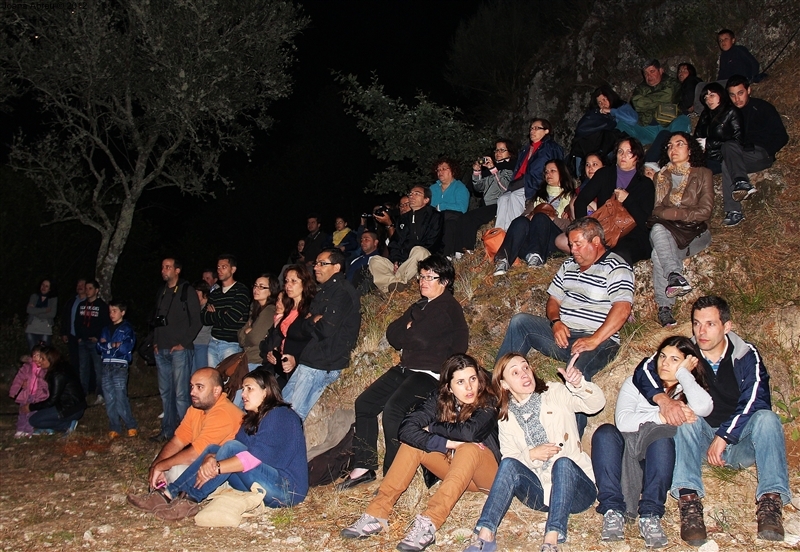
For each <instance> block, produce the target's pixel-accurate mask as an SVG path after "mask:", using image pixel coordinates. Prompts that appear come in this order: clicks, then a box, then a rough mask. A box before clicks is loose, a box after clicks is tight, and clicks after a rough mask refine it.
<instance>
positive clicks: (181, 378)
mask: <svg viewBox="0 0 800 552" xmlns="http://www.w3.org/2000/svg"><path fill="white" fill-rule="evenodd" d="M181 268H182V265H181V263H180V261H178V260H177V259H174V258H166V259H164V260H163V261H162V262H161V278H162V279H163V280H164V287H163V288H161V290H160V291H159V293H158V295H157V297H156V311H155V316H154V317H153V322H152V324H153V326H154V330H153V333H154V347H153V352H154V353H155V357H156V367H157V369H158V392H159V393H160V394H161V403H162V406H163V408H164V417H163V418H162V419H161V432H160V433H159V434H158V435H156V436H154V437H152V438H151V440H153V441H156V442H166V441H168V440H170V439H171V438H172V436H173V434H174V433H175V428H177V427H178V424H179V423H180V421H181V420H182V419H183V416H184V415H185V414H186V410H187V409H188V408H189V404H190V399H189V380H190V378H191V374H192V363H193V359H192V351H194V344H193V341H194V338H195V337H196V336H197V333H198V332H199V331H200V328H201V327H202V326H203V321H202V320H201V318H200V300H199V299H198V298H197V293H196V292H195V290H194V288H193V287H192V286H191V285H189V283H188V282H186V281H185V280H181V279H180V275H181Z"/></svg>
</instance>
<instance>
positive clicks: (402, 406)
mask: <svg viewBox="0 0 800 552" xmlns="http://www.w3.org/2000/svg"><path fill="white" fill-rule="evenodd" d="M455 275H456V271H455V268H453V264H452V263H451V262H450V261H449V260H447V257H445V256H443V255H431V256H430V257H428V258H427V259H425V260H423V261H421V262H420V263H419V274H418V280H419V292H420V295H421V296H422V297H421V298H420V299H419V300H417V301H416V302H415V303H414V304H413V305H411V307H409V308H408V309H407V310H406V312H405V313H403V315H402V316H401V317H400V318H398V319H397V320H395V321H394V322H392V323H391V324H389V327H388V328H386V339H387V341H388V342H389V344H390V345H391V346H392V347H394V348H395V349H397V350H399V351H401V356H400V364H398V365H396V366H392V367H391V368H389V370H388V371H386V372H385V373H384V374H383V375H382V376H380V377H379V378H378V379H377V380H375V381H374V382H372V384H370V386H369V387H367V388H366V389H365V390H364V391H363V392H362V393H361V394H360V395H359V396H358V398H357V399H356V403H355V410H356V424H355V436H354V437H353V452H354V457H353V461H352V462H351V465H352V466H353V468H354V469H353V470H352V471H351V472H350V476H349V477H348V478H347V479H345V480H344V481H343V482H342V483H340V484H339V485H338V486H337V489H338V490H340V491H343V490H346V489H350V488H352V487H355V486H356V485H360V484H361V483H368V482H370V481H374V480H375V478H376V474H375V472H376V471H377V469H378V415H381V414H382V418H381V419H382V424H383V438H384V442H385V445H386V446H385V453H384V456H383V473H384V474H386V473H387V472H388V471H389V468H390V466H391V465H392V462H393V461H394V458H395V455H396V454H397V450H398V447H399V446H400V445H399V443H398V432H399V428H400V422H402V420H403V417H404V416H405V415H406V413H407V412H408V411H409V410H410V409H412V408H414V407H415V406H416V405H418V404H419V402H420V401H421V400H422V398H424V397H425V396H427V395H428V393H430V392H431V391H432V390H433V389H434V388H435V387H436V381H437V378H438V377H439V371H440V369H441V367H442V363H443V362H444V361H445V360H446V359H447V358H448V357H450V356H451V355H453V354H456V353H465V352H466V351H467V346H468V345H469V328H468V327H467V322H466V320H465V319H464V310H463V309H462V308H461V305H460V304H459V302H458V301H457V300H456V299H455V297H453V281H454V280H455Z"/></svg>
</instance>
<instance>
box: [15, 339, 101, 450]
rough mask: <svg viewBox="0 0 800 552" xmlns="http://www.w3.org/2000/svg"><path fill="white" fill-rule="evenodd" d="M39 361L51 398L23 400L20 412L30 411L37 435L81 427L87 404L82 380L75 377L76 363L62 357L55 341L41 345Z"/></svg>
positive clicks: (28, 412)
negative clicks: (31, 400)
mask: <svg viewBox="0 0 800 552" xmlns="http://www.w3.org/2000/svg"><path fill="white" fill-rule="evenodd" d="M36 363H37V364H38V365H39V366H40V367H41V368H43V369H44V370H46V373H45V376H44V379H45V382H47V398H46V399H43V400H41V401H39V402H34V403H30V404H23V405H21V406H20V408H19V412H20V414H21V415H22V414H30V418H28V423H29V424H30V425H31V426H32V427H33V428H34V431H33V434H34V435H42V434H52V433H53V432H55V431H66V433H67V435H69V434H70V433H72V432H74V431H75V428H76V427H78V420H80V419H81V418H82V417H83V414H84V412H86V408H87V406H86V400H85V398H84V393H83V389H82V388H81V382H80V381H78V378H77V377H75V373H74V370H73V368H72V366H70V365H69V364H68V363H67V362H66V361H63V360H62V359H61V354H60V353H59V352H58V350H57V349H56V348H55V347H53V346H52V345H44V346H43V347H42V348H41V350H40V352H39V355H37V357H36Z"/></svg>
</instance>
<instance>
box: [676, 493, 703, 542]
mask: <svg viewBox="0 0 800 552" xmlns="http://www.w3.org/2000/svg"><path fill="white" fill-rule="evenodd" d="M678 505H679V508H680V511H681V539H682V540H683V541H684V542H686V543H687V544H689V545H691V546H700V545H702V544H704V543H705V542H706V539H707V538H708V535H707V533H706V524H705V521H703V503H702V502H700V497H698V496H697V493H692V494H688V495H682V496H681V497H680V499H678Z"/></svg>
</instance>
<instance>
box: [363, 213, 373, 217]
mask: <svg viewBox="0 0 800 552" xmlns="http://www.w3.org/2000/svg"><path fill="white" fill-rule="evenodd" d="M361 218H372V213H361Z"/></svg>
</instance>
